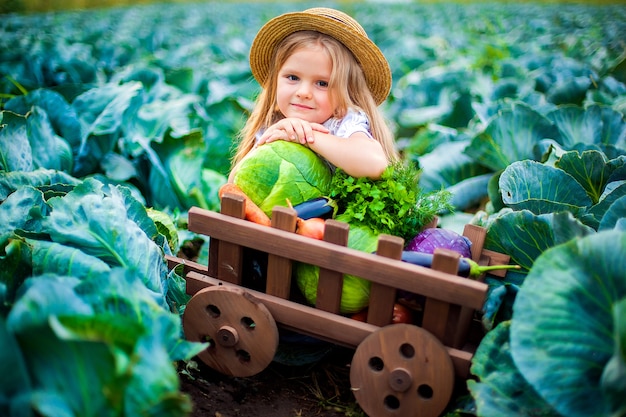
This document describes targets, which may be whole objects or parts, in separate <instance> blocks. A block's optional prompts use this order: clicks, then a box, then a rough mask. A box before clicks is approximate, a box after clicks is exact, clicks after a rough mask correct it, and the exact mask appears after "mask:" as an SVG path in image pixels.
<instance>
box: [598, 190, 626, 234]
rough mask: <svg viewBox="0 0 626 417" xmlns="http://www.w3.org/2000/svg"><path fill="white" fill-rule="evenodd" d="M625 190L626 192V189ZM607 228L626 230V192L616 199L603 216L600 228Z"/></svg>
mask: <svg viewBox="0 0 626 417" xmlns="http://www.w3.org/2000/svg"><path fill="white" fill-rule="evenodd" d="M624 191H625V192H626V189H625V190H624ZM607 229H619V230H624V231H626V194H624V195H623V196H622V197H619V198H618V199H617V200H615V201H614V202H613V204H611V205H610V206H609V209H608V210H607V211H606V213H605V214H604V216H602V220H601V221H600V225H599V227H598V230H607Z"/></svg>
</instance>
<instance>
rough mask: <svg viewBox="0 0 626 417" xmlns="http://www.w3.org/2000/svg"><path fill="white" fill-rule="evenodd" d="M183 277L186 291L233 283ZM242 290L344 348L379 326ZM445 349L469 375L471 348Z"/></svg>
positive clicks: (290, 322) (458, 370)
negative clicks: (466, 349)
mask: <svg viewBox="0 0 626 417" xmlns="http://www.w3.org/2000/svg"><path fill="white" fill-rule="evenodd" d="M186 280H187V293H188V294H189V295H193V294H195V293H196V292H198V291H199V290H201V289H202V288H206V287H208V286H212V285H233V284H230V283H227V282H223V281H220V280H218V279H215V278H211V277H209V276H206V275H202V274H199V273H197V272H190V273H189V274H188V275H187V277H186ZM246 291H247V292H249V293H250V294H251V295H252V296H254V297H255V298H257V299H258V300H259V301H261V302H262V303H263V305H265V307H267V309H268V310H269V311H270V313H271V314H272V317H273V318H274V320H275V321H276V323H278V324H279V325H281V327H283V328H286V329H290V330H294V331H297V332H299V333H302V334H306V335H309V336H312V337H316V338H318V339H321V340H326V341H328V342H331V343H335V344H338V345H341V346H345V347H348V348H352V349H354V348H356V347H357V346H358V345H359V344H360V343H361V342H362V341H363V339H365V338H366V337H367V336H369V335H370V334H371V333H372V332H374V331H376V330H378V329H379V328H380V327H378V326H374V325H372V324H369V323H363V322H360V321H357V320H352V319H350V318H348V317H344V316H340V315H337V314H333V313H329V312H327V311H322V310H319V309H317V308H314V307H309V306H306V305H302V304H298V303H296V302H293V301H289V300H284V299H282V298H278V297H274V296H271V295H268V294H264V293H262V292H257V291H254V290H249V289H246ZM446 350H447V351H448V354H449V355H450V358H451V359H452V363H453V365H454V370H455V374H456V375H457V376H459V377H460V378H464V379H466V378H467V377H468V376H469V369H470V365H471V358H472V352H467V351H463V350H459V349H454V348H449V347H446Z"/></svg>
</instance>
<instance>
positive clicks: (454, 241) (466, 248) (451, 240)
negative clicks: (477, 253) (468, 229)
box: [405, 227, 472, 258]
mask: <svg viewBox="0 0 626 417" xmlns="http://www.w3.org/2000/svg"><path fill="white" fill-rule="evenodd" d="M471 246H472V241H471V240H469V239H468V238H467V237H465V236H463V235H460V234H458V233H456V232H453V231H452V230H448V229H441V228H434V227H433V228H428V229H424V230H423V231H422V232H420V233H419V234H418V235H417V236H415V237H414V238H413V239H411V240H410V241H409V243H407V245H406V247H405V250H408V251H413V252H422V253H434V252H435V249H437V248H444V249H450V250H453V251H455V252H458V253H460V254H461V256H462V257H464V258H471V257H472V253H471Z"/></svg>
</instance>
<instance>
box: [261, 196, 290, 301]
mask: <svg viewBox="0 0 626 417" xmlns="http://www.w3.org/2000/svg"><path fill="white" fill-rule="evenodd" d="M296 219H297V216H296V211H295V210H294V209H292V208H289V207H280V206H277V207H275V208H274V210H273V211H272V227H273V228H275V229H278V230H284V231H287V232H293V231H295V229H296ZM291 269H292V265H291V260H290V259H289V258H285V257H284V256H280V255H276V254H269V255H268V257H267V283H266V288H265V292H266V293H268V294H270V295H275V296H276V297H280V298H289V294H290V292H291Z"/></svg>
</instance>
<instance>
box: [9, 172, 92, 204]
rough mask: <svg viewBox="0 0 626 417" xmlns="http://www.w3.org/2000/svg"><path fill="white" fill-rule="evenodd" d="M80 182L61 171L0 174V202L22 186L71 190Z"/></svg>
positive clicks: (43, 189)
mask: <svg viewBox="0 0 626 417" xmlns="http://www.w3.org/2000/svg"><path fill="white" fill-rule="evenodd" d="M78 183H80V180H79V179H77V178H74V177H72V176H71V175H69V174H66V173H64V172H61V171H55V170H51V169H37V170H34V171H15V172H1V173H0V202H2V201H4V200H5V199H6V198H7V197H8V195H9V194H11V193H12V192H13V191H15V190H17V189H19V188H20V187H23V186H32V187H35V188H39V189H41V190H42V191H44V193H45V191H46V190H53V189H55V188H59V189H71V188H73V186H74V185H76V184H78Z"/></svg>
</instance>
